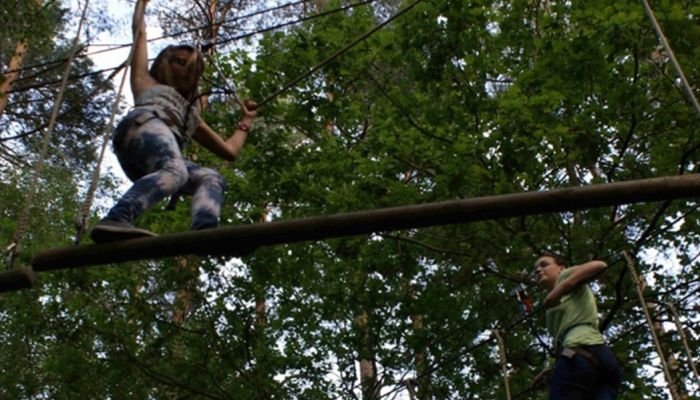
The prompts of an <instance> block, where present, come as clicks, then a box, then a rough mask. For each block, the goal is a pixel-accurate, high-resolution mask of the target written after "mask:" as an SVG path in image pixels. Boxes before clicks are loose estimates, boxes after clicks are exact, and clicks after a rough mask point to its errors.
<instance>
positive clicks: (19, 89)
mask: <svg viewBox="0 0 700 400" xmlns="http://www.w3.org/2000/svg"><path fill="white" fill-rule="evenodd" d="M374 1H376V0H364V1H362V2H359V3H353V4H349V5H347V6H343V7H339V8H334V9H332V10H328V11H324V12H321V13H318V14H314V15H311V16H308V17H303V18H299V19H296V20H293V21H289V22H284V23H281V24H277V25H272V26H269V27H265V28H261V29H258V30H255V31H252V32H247V33H244V34H241V35H237V36H234V37H231V38H227V39H224V40H221V41H219V42H216V43H210V45H216V44H222V43H228V42H232V41H237V40H243V39H247V38H249V37H252V36H255V35H259V34H262V33H267V32H271V31H274V30H277V29H280V28H284V27H287V26H290V25H294V24H298V23H301V22H307V21H311V20H314V19H317V18H322V17H325V16H328V15H331V14H334V13H338V12H341V11H346V10H348V9H351V8H354V7H358V6H361V5H365V4H369V3H372V2H374ZM91 54H95V53H91ZM123 67H124V64H120V65H118V66H116V67H112V68H104V69H101V70H96V71H90V72H86V73H83V74H80V75H76V76H72V77H70V78H69V81H75V80H79V79H83V78H87V77H89V76H93V75H98V74H101V73H104V72H109V71H115V70H119V69H121V68H123ZM23 79H24V78H19V79H18V80H17V82H20V81H22V80H23ZM58 82H59V81H55V80H54V81H48V82H40V83H36V84H33V85H28V86H24V87H15V88H14V89H12V90H10V91H9V92H8V93H19V92H24V91H27V90H31V89H36V88H40V87H43V86H47V85H53V84H56V83H58Z"/></svg>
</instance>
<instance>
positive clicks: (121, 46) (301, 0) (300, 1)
mask: <svg viewBox="0 0 700 400" xmlns="http://www.w3.org/2000/svg"><path fill="white" fill-rule="evenodd" d="M310 1H312V0H298V1H293V2H290V3H285V4H281V5H278V6H275V7H270V8H266V9H263V10H258V11H254V12H252V13H249V14H245V15H240V16H237V17H235V18H232V19H230V20H223V21H220V22H216V23H214V24H211V25H202V26H198V27H195V28H190V29H186V30H184V31H179V32H174V33H171V34H168V35H162V36H158V37H155V38H151V39H148V42H149V43H150V42H155V41H158V40H163V39H168V38H173V37H177V36H182V35H186V34H188V33H193V32H197V31H200V30H203V29H208V28H211V27H212V26H215V27H218V26H225V24H230V23H233V22H238V21H240V20H242V19H246V18H252V17H255V16H258V15H262V14H266V13H268V12H273V11H278V10H281V9H284V8H288V7H293V6H297V5H300V4H304V3H308V2H310ZM91 46H102V45H94V44H93V45H91ZM108 46H109V48H107V49H102V50H97V51H94V52H91V53H86V54H83V55H79V56H77V57H78V58H84V57H89V56H93V55H96V54H101V53H105V52H109V51H115V50H120V49H124V48H127V47H129V46H131V43H125V44H115V45H108ZM66 61H67V58H61V59H58V60H51V61H45V62H42V63H38V64H34V65H28V66H24V67H22V68H17V69H14V70H9V71H5V73H10V72H22V71H26V70H30V69H34V68H41V67H46V66H54V65H56V64H61V63H64V62H66Z"/></svg>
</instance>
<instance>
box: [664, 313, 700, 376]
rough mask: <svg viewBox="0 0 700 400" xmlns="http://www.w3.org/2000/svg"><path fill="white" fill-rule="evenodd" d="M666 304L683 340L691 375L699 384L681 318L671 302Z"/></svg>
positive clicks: (696, 369)
mask: <svg viewBox="0 0 700 400" xmlns="http://www.w3.org/2000/svg"><path fill="white" fill-rule="evenodd" d="M666 306H667V307H668V309H669V310H670V311H671V314H673V321H674V322H675V323H676V329H677V330H678V336H680V337H681V341H682V342H683V348H684V349H685V355H686V357H687V358H688V364H690V369H691V370H692V371H693V375H695V379H696V380H697V381H698V384H700V373H698V368H697V367H696V366H695V362H694V361H693V352H692V351H690V346H689V345H688V337H687V336H686V335H685V330H684V329H683V324H682V323H681V318H680V317H679V316H678V311H677V310H676V307H675V306H674V305H673V303H671V302H668V303H666Z"/></svg>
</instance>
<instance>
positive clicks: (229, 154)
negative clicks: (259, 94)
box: [192, 101, 257, 161]
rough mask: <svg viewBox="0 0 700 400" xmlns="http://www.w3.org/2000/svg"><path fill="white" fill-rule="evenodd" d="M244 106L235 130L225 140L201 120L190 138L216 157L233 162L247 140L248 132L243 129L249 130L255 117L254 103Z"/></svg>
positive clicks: (247, 103)
mask: <svg viewBox="0 0 700 400" xmlns="http://www.w3.org/2000/svg"><path fill="white" fill-rule="evenodd" d="M245 106H246V107H245V109H244V110H243V116H242V117H241V120H240V122H239V124H238V126H236V130H235V131H234V132H233V135H231V137H229V138H228V139H227V140H224V139H222V138H221V136H219V134H218V133H216V132H215V131H214V130H213V129H212V128H211V127H210V126H209V125H207V123H206V122H204V121H202V120H201V119H200V120H199V125H197V130H196V131H195V133H194V135H193V136H192V138H193V139H194V140H196V141H197V142H198V143H199V144H201V145H202V146H204V147H205V148H207V149H208V150H209V151H211V152H212V153H214V154H216V155H217V156H219V157H221V158H223V159H225V160H229V161H234V160H235V159H236V157H238V154H240V152H241V149H242V148H243V145H245V141H246V139H247V138H248V132H247V130H246V129H244V128H243V127H248V129H250V127H252V125H253V120H254V119H255V116H256V115H257V105H256V104H255V103H254V102H252V101H246V102H245Z"/></svg>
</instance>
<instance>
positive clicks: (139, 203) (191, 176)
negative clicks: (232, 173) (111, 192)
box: [106, 111, 226, 229]
mask: <svg viewBox="0 0 700 400" xmlns="http://www.w3.org/2000/svg"><path fill="white" fill-rule="evenodd" d="M135 115H136V116H137V115H138V113H135V112H134V111H132V113H130V114H129V115H127V116H126V118H124V120H122V121H121V122H120V124H119V126H117V129H116V130H115V132H114V138H113V145H114V151H115V153H116V154H117V158H118V159H119V163H120V164H121V166H122V169H123V170H124V172H125V173H126V175H127V176H128V177H129V179H131V180H132V181H133V182H134V185H133V186H132V187H131V188H130V189H129V191H127V192H126V194H125V195H124V196H123V197H122V198H121V200H119V202H117V204H116V205H115V206H114V207H113V208H112V209H111V210H110V211H109V213H108V214H107V217H106V219H109V220H113V221H122V222H129V223H131V222H132V221H133V220H134V219H136V217H138V216H139V215H141V213H143V212H144V211H146V210H148V209H149V208H151V207H152V206H153V205H154V204H156V203H158V202H159V201H161V200H163V199H164V198H165V197H167V196H170V195H172V194H175V193H177V192H181V193H186V194H192V195H193V197H192V212H191V215H192V229H206V228H214V227H216V226H217V225H218V224H219V213H220V210H221V203H222V202H223V193H224V190H225V189H226V183H225V182H224V179H223V177H222V176H221V175H220V174H219V173H218V172H216V171H214V170H212V169H209V168H203V167H200V166H199V165H197V164H195V163H193V162H190V161H187V160H185V159H184V158H183V157H182V154H181V153H180V145H179V144H178V142H177V140H176V137H175V135H174V134H173V132H172V131H171V130H170V129H169V128H168V126H167V125H166V124H165V123H164V122H163V121H162V120H160V119H158V118H151V119H148V120H147V121H145V122H144V123H143V124H139V123H137V122H135V121H134V119H135V118H134V116H135Z"/></svg>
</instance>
